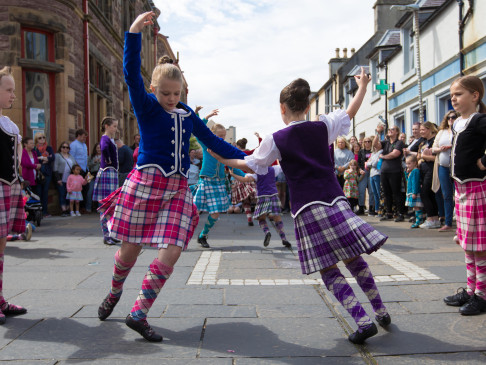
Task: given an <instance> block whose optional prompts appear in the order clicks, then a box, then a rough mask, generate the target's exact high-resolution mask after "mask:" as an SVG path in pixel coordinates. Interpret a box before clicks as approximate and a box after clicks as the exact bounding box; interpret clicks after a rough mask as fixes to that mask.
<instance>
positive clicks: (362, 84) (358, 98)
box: [346, 67, 371, 119]
mask: <svg viewBox="0 0 486 365" xmlns="http://www.w3.org/2000/svg"><path fill="white" fill-rule="evenodd" d="M354 79H355V80H356V83H357V84H358V91H357V92H356V95H355V96H354V98H353V100H352V101H351V103H350V104H349V106H348V109H346V113H347V114H348V115H349V119H353V118H354V117H355V115H356V113H357V112H358V110H359V107H360V106H361V103H362V102H363V98H364V96H365V94H366V86H367V85H368V83H369V82H370V80H371V77H370V76H368V75H366V74H365V71H364V67H361V74H359V75H356V76H354Z"/></svg>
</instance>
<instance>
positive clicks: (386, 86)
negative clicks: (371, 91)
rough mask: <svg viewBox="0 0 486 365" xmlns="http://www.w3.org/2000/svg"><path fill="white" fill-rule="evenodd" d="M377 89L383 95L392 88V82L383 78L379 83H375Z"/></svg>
mask: <svg viewBox="0 0 486 365" xmlns="http://www.w3.org/2000/svg"><path fill="white" fill-rule="evenodd" d="M375 88H376V91H379V92H380V94H381V95H385V94H386V92H387V91H388V90H390V84H386V83H385V80H383V79H381V80H380V83H379V84H375Z"/></svg>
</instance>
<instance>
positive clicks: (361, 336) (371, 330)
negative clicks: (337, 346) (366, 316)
mask: <svg viewBox="0 0 486 365" xmlns="http://www.w3.org/2000/svg"><path fill="white" fill-rule="evenodd" d="M377 333H378V328H376V324H374V323H372V324H371V325H370V326H369V327H367V328H365V329H363V330H361V331H360V330H357V331H356V332H354V333H351V334H350V335H349V337H348V340H349V341H351V342H352V343H354V344H356V345H361V344H363V343H364V342H365V340H366V339H367V338H370V337H372V336H374V335H376V334H377Z"/></svg>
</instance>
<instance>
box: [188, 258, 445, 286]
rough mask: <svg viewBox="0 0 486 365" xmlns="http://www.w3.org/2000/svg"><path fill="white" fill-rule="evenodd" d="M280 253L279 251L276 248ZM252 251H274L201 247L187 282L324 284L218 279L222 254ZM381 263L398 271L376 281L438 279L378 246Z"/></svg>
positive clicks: (202, 283)
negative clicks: (210, 249) (224, 249)
mask: <svg viewBox="0 0 486 365" xmlns="http://www.w3.org/2000/svg"><path fill="white" fill-rule="evenodd" d="M275 252H276V253H281V252H282V251H275ZM242 253H246V254H252V253H273V250H262V251H221V250H215V251H204V252H202V253H201V256H199V259H198V260H197V263H196V265H195V266H194V270H193V271H192V274H191V276H190V277H189V279H188V281H187V285H245V286H246V285H316V284H320V285H323V282H322V279H270V278H267V279H231V278H229V279H223V278H221V279H218V278H217V273H218V269H219V265H220V263H221V257H222V255H223V254H225V255H227V254H242ZM372 256H374V257H376V258H377V259H378V260H380V261H382V262H383V263H385V264H387V265H389V266H391V267H392V268H394V269H395V270H397V271H399V272H401V274H397V275H377V276H375V281H376V282H378V283H380V282H381V283H383V282H400V281H425V280H440V278H439V277H438V276H437V275H434V274H432V273H431V272H430V271H428V270H426V269H423V268H421V267H419V266H417V265H415V264H412V263H411V262H409V261H407V260H404V259H402V258H400V257H399V256H397V255H394V254H392V253H391V252H389V251H386V250H384V249H380V250H379V251H377V252H374V253H372ZM346 279H347V280H348V282H350V283H356V279H354V278H353V277H350V278H346Z"/></svg>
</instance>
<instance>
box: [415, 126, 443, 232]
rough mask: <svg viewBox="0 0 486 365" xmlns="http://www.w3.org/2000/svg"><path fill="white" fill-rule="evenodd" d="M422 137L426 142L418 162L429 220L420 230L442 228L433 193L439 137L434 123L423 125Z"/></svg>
mask: <svg viewBox="0 0 486 365" xmlns="http://www.w3.org/2000/svg"><path fill="white" fill-rule="evenodd" d="M420 135H421V136H422V138H423V139H424V141H423V142H422V143H421V144H420V146H419V151H418V153H417V160H418V162H419V169H420V183H421V189H420V198H421V199H422V203H423V204H424V209H425V213H426V214H427V220H426V221H425V222H424V223H422V224H421V225H420V228H425V229H430V228H440V221H439V216H438V213H439V210H438V206H437V201H436V199H435V193H434V192H433V191H432V176H433V172H434V161H435V156H434V155H433V153H432V145H433V144H434V140H435V136H436V135H437V127H436V126H435V124H434V123H432V122H425V123H422V125H421V126H420Z"/></svg>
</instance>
